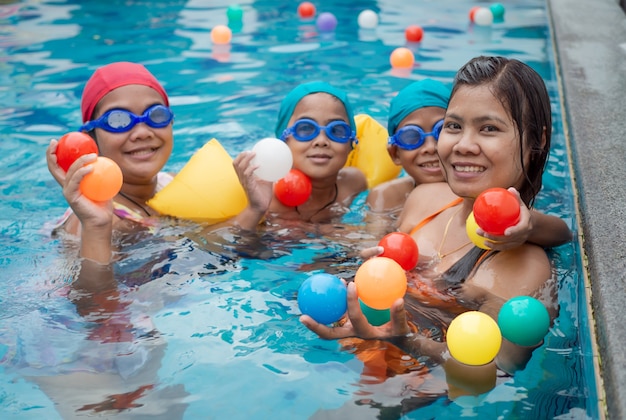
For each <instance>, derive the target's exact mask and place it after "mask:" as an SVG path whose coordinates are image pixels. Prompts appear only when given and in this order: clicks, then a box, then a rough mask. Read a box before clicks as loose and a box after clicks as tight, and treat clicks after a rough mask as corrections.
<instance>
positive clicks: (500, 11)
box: [489, 3, 504, 20]
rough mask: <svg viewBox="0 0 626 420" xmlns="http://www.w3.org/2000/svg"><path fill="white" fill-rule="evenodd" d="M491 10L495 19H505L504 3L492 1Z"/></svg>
mask: <svg viewBox="0 0 626 420" xmlns="http://www.w3.org/2000/svg"><path fill="white" fill-rule="evenodd" d="M489 10H491V13H492V14H493V19H494V20H502V19H504V5H503V4H502V3H492V4H491V5H490V6H489Z"/></svg>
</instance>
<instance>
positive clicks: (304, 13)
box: [298, 1, 315, 18]
mask: <svg viewBox="0 0 626 420" xmlns="http://www.w3.org/2000/svg"><path fill="white" fill-rule="evenodd" d="M298 15H299V16H300V17H301V18H312V17H313V16H315V6H314V5H313V3H310V2H308V1H305V2H302V3H300V5H299V6H298Z"/></svg>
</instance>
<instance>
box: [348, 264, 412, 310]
mask: <svg viewBox="0 0 626 420" xmlns="http://www.w3.org/2000/svg"><path fill="white" fill-rule="evenodd" d="M354 284H355V285H356V292H357V295H358V296H359V299H361V301H362V302H363V303H364V304H366V305H367V306H369V307H370V308H372V309H389V308H391V305H392V304H393V302H395V301H396V299H398V298H401V297H403V296H404V294H405V293H406V285H407V280H406V273H405V272H404V269H403V268H402V267H401V266H400V264H398V263H397V262H395V261H394V260H392V259H391V258H387V257H374V258H370V259H369V260H367V261H365V262H364V263H363V264H361V266H360V267H359V269H358V270H357V272H356V274H355V276H354Z"/></svg>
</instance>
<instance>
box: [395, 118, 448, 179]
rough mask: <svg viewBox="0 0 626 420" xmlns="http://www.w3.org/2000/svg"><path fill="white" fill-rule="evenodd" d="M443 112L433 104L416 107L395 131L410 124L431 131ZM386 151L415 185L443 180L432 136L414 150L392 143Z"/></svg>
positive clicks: (435, 144) (427, 131)
mask: <svg viewBox="0 0 626 420" xmlns="http://www.w3.org/2000/svg"><path fill="white" fill-rule="evenodd" d="M445 114H446V110H445V109H443V108H439V107H434V106H429V107H424V108H420V109H416V110H415V111H413V112H411V113H410V114H409V115H407V116H406V117H405V118H404V119H403V120H402V121H401V122H400V124H399V125H398V128H397V129H396V133H397V132H398V130H400V129H401V128H403V127H406V126H410V125H417V126H419V127H420V128H421V129H422V130H424V132H425V133H431V132H432V131H433V129H434V126H435V124H437V122H439V121H440V120H442V119H443V117H444V116H445ZM388 151H389V155H390V156H391V159H392V160H393V161H394V163H395V164H396V165H402V167H403V168H404V170H405V171H406V173H407V174H408V175H410V176H411V177H412V178H413V179H414V180H415V185H419V184H426V183H430V182H441V181H443V180H444V178H443V174H442V172H441V168H440V166H439V157H438V156H437V141H436V140H435V138H434V137H432V136H428V137H426V139H425V141H424V144H423V145H421V146H420V147H418V148H417V149H414V150H406V149H402V148H401V147H399V146H397V145H392V146H389V147H388Z"/></svg>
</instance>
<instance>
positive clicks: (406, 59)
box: [389, 47, 415, 69]
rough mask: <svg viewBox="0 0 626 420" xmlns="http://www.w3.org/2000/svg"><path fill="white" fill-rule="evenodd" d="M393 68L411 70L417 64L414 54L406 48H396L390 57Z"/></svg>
mask: <svg viewBox="0 0 626 420" xmlns="http://www.w3.org/2000/svg"><path fill="white" fill-rule="evenodd" d="M389 62H390V63H391V67H393V68H394V69H410V68H412V67H413V63H415V56H413V52H412V51H411V50H410V49H408V48H405V47H400V48H396V49H395V50H393V52H392V53H391V56H390V57H389Z"/></svg>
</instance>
